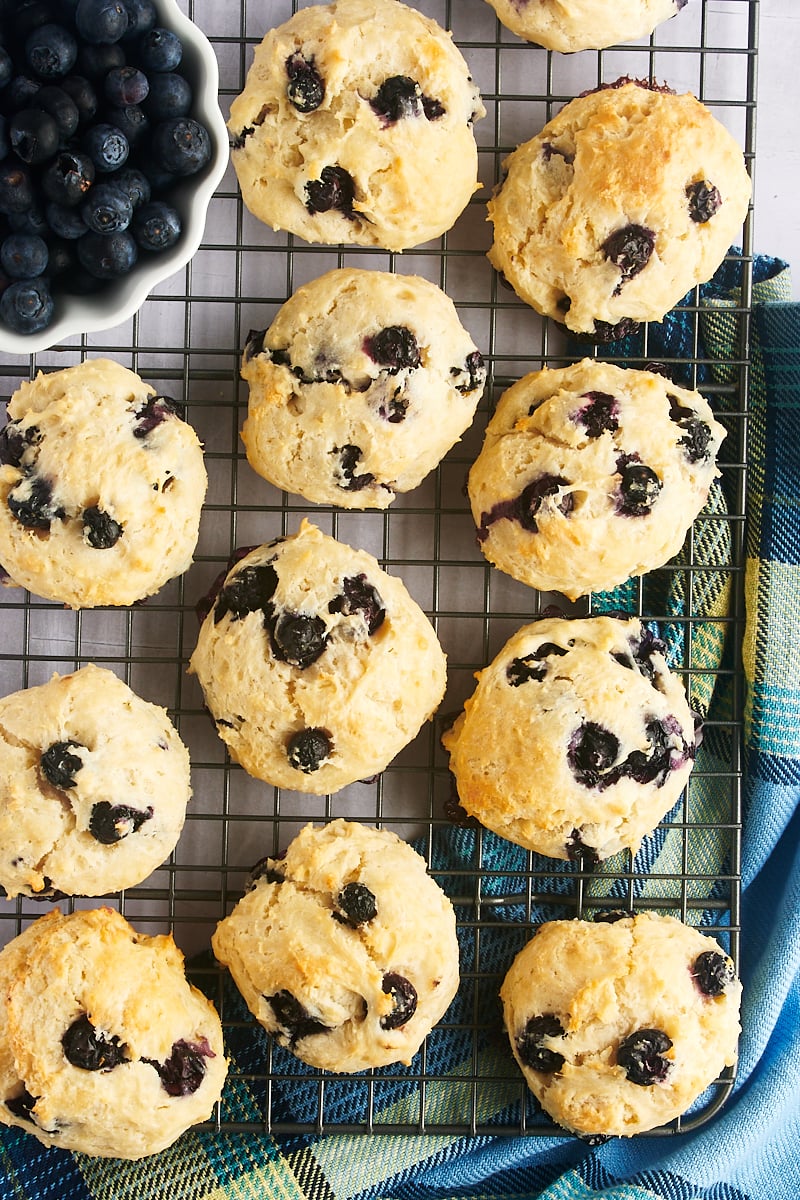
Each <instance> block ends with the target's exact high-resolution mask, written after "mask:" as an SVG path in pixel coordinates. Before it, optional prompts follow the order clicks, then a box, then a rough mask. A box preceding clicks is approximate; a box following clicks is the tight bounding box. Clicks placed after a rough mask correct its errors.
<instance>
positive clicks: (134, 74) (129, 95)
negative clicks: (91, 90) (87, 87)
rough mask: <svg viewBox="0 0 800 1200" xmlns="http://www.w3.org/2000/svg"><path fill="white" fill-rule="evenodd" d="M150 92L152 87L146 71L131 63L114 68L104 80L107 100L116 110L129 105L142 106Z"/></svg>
mask: <svg viewBox="0 0 800 1200" xmlns="http://www.w3.org/2000/svg"><path fill="white" fill-rule="evenodd" d="M149 91H150V85H149V83H148V82H147V76H146V75H145V73H144V71H140V70H139V68H138V67H134V66H132V65H131V64H130V63H126V64H125V65H124V66H121V67H112V69H111V70H110V71H109V72H108V74H107V75H106V76H105V78H104V79H103V92H104V94H105V98H106V100H107V101H108V103H109V104H113V105H114V106H115V107H116V108H125V107H126V106H127V105H128V104H141V103H142V101H143V100H144V99H145V97H146V96H147V93H148V92H149Z"/></svg>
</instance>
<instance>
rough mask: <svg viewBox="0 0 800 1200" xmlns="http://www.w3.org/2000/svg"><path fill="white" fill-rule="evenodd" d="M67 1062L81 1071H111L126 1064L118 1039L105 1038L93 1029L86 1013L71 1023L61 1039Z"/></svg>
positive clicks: (125, 1057) (122, 1048)
mask: <svg viewBox="0 0 800 1200" xmlns="http://www.w3.org/2000/svg"><path fill="white" fill-rule="evenodd" d="M61 1045H62V1048H63V1050H64V1056H65V1058H66V1059H67V1062H69V1063H71V1064H72V1066H73V1067H78V1068H80V1070H82V1071H112V1070H113V1069H114V1067H118V1066H119V1065H120V1064H121V1063H125V1062H128V1061H129V1060H128V1056H127V1055H126V1053H125V1047H124V1046H121V1045H120V1042H119V1038H118V1037H116V1035H115V1036H113V1037H110V1038H107V1037H106V1035H105V1034H104V1033H101V1032H100V1030H99V1029H95V1027H94V1025H93V1024H92V1023H91V1021H90V1020H89V1018H88V1017H87V1015H86V1013H83V1015H82V1016H80V1017H78V1019H77V1021H73V1022H72V1024H71V1025H70V1027H69V1029H67V1031H66V1033H65V1034H64V1035H63V1037H62V1038H61Z"/></svg>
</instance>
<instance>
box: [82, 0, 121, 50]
mask: <svg viewBox="0 0 800 1200" xmlns="http://www.w3.org/2000/svg"><path fill="white" fill-rule="evenodd" d="M75 26H76V28H77V30H78V33H79V34H80V36H81V37H82V38H83V40H84V41H86V42H91V43H99V42H118V41H119V39H120V38H121V37H122V35H123V34H124V33H126V32H127V29H128V14H127V11H126V9H125V5H124V4H123V3H122V0H78V5H77V7H76V9H75Z"/></svg>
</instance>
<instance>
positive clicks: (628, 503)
mask: <svg viewBox="0 0 800 1200" xmlns="http://www.w3.org/2000/svg"><path fill="white" fill-rule="evenodd" d="M617 471H618V472H619V474H620V476H621V479H620V485H619V492H620V498H619V501H618V511H619V512H620V513H621V514H622V515H623V516H626V517H644V516H647V514H648V513H649V512H650V511H651V509H652V507H653V505H654V504H655V502H656V500H657V499H658V496H659V493H660V491H661V488H662V486H663V485H662V483H661V480H660V479H659V477H658V475H656V473H655V471H654V470H653V469H652V467H648V466H646V464H645V463H642V462H638V461H637V460H636V458H635V457H634V456H633V455H622V456H621V457H620V458H619V459H618V460H617Z"/></svg>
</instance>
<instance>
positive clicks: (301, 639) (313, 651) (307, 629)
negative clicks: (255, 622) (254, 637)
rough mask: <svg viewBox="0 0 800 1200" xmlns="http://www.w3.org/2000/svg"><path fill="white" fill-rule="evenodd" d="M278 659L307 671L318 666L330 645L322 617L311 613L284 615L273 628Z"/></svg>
mask: <svg viewBox="0 0 800 1200" xmlns="http://www.w3.org/2000/svg"><path fill="white" fill-rule="evenodd" d="M270 635H271V641H272V649H273V653H274V654H275V657H276V658H279V659H281V661H282V662H288V663H290V664H291V666H293V667H298V668H299V669H300V670H304V669H305V668H306V667H310V666H311V664H312V663H315V662H316V661H317V659H318V658H319V656H320V655H321V654H322V653H323V651H324V649H325V647H326V645H327V644H328V635H327V633H326V631H325V622H324V621H323V619H322V617H318V616H309V614H308V613H293V612H284V613H281V614H280V616H279V617H278V618H277V620H275V621H274V623H273V624H272V625H271V627H270Z"/></svg>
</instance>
